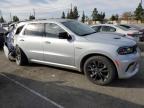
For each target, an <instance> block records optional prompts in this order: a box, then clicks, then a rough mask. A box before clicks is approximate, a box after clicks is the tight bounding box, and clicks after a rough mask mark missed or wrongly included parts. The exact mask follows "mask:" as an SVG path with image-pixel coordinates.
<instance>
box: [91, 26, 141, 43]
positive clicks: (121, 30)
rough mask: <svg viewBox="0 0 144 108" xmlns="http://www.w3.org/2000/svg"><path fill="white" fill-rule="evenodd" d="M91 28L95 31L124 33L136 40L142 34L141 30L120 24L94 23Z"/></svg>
mask: <svg viewBox="0 0 144 108" xmlns="http://www.w3.org/2000/svg"><path fill="white" fill-rule="evenodd" d="M92 28H93V29H94V30H95V31H96V32H115V33H121V34H124V35H125V36H126V37H128V38H129V39H133V40H135V41H136V42H138V41H139V38H140V37H141V36H142V32H139V31H138V30H130V29H127V28H125V27H122V26H120V25H113V24H99V25H94V26H92Z"/></svg>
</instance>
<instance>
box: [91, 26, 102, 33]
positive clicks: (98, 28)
mask: <svg viewBox="0 0 144 108" xmlns="http://www.w3.org/2000/svg"><path fill="white" fill-rule="evenodd" d="M92 28H93V29H94V30H95V31H96V32H100V28H101V26H94V27H92Z"/></svg>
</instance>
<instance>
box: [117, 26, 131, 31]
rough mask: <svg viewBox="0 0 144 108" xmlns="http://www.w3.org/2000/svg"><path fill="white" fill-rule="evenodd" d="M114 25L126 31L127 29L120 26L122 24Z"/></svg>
mask: <svg viewBox="0 0 144 108" xmlns="http://www.w3.org/2000/svg"><path fill="white" fill-rule="evenodd" d="M116 27H118V28H120V29H121V30H124V31H128V30H129V29H127V28H125V27H122V26H119V25H116Z"/></svg>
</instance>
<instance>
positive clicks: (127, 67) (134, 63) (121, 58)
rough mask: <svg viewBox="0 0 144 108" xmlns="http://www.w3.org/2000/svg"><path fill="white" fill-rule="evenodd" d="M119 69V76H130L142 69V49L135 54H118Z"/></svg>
mask: <svg viewBox="0 0 144 108" xmlns="http://www.w3.org/2000/svg"><path fill="white" fill-rule="evenodd" d="M116 62H117V70H118V77H119V78H120V79H122V78H130V77H132V76H134V75H135V74H136V73H137V72H139V69H140V51H138V52H137V53H135V54H128V55H118V59H117V60H116Z"/></svg>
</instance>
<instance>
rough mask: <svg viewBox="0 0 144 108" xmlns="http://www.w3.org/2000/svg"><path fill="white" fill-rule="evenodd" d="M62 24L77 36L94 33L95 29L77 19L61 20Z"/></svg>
mask: <svg viewBox="0 0 144 108" xmlns="http://www.w3.org/2000/svg"><path fill="white" fill-rule="evenodd" d="M62 24H63V25H64V26H65V27H67V28H68V29H69V30H71V31H72V32H74V33H75V34H77V35H79V36H86V35H90V34H93V33H96V31H95V30H94V29H92V28H91V27H90V26H88V25H86V24H83V23H81V22H78V21H66V22H62Z"/></svg>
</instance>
